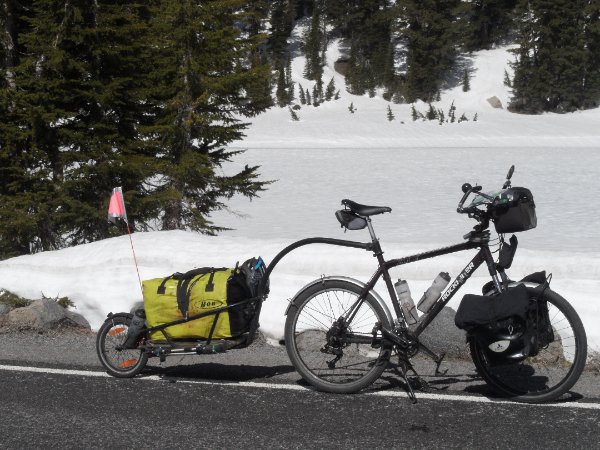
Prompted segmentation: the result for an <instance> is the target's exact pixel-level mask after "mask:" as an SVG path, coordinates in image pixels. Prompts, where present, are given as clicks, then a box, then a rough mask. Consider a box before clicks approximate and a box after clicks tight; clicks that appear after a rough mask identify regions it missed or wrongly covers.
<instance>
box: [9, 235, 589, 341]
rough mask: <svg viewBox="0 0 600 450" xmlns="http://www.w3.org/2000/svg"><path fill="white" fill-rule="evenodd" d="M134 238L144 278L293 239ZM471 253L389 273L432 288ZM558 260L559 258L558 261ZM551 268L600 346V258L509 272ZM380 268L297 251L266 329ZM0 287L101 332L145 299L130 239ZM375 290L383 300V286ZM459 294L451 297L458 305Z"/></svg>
mask: <svg viewBox="0 0 600 450" xmlns="http://www.w3.org/2000/svg"><path fill="white" fill-rule="evenodd" d="M133 240H134V244H135V248H136V253H137V256H138V261H139V265H140V273H141V276H142V279H148V278H154V277H160V276H165V275H169V274H171V273H173V272H176V271H186V270H189V269H192V268H194V267H200V266H206V265H214V266H233V265H235V262H236V261H243V260H245V259H247V258H250V257H252V256H257V255H259V254H260V255H261V256H263V258H264V259H265V260H266V261H267V262H268V261H270V260H271V259H273V257H274V256H275V255H276V254H277V253H278V252H279V251H280V250H281V249H283V248H284V247H285V246H286V245H289V244H290V243H291V242H292V241H277V240H257V239H247V238H235V237H228V238H225V237H207V236H201V235H198V234H195V233H188V232H183V231H163V232H152V233H136V234H134V235H133ZM427 249H430V248H424V247H417V246H401V245H398V244H393V245H388V246H387V247H386V250H387V253H386V254H387V256H388V257H391V255H393V256H398V257H400V256H403V255H407V254H411V253H415V252H418V251H423V250H427ZM472 254H473V252H462V253H457V254H453V255H450V256H445V257H442V258H438V259H433V260H428V261H423V262H419V263H414V264H409V265H406V266H403V267H402V268H396V269H394V270H393V271H392V275H393V276H394V277H398V276H400V275H401V276H402V278H405V279H407V280H408V281H409V284H410V287H411V290H412V292H413V294H414V295H413V296H414V297H418V296H419V294H420V293H421V292H423V291H425V289H427V287H429V285H430V283H431V280H433V278H434V277H435V276H436V275H437V273H439V272H440V271H448V272H450V274H451V275H453V276H456V275H457V274H458V273H459V272H460V270H461V269H462V268H463V267H464V266H465V265H466V264H467V263H468V261H469V260H470V258H471V257H472ZM557 261H558V263H557ZM544 268H545V269H548V270H549V271H551V272H552V273H553V274H554V278H553V281H552V288H553V289H554V290H556V291H557V292H559V293H561V294H562V295H563V296H564V297H566V298H567V299H568V300H569V301H570V302H572V304H573V306H574V307H575V308H576V310H577V311H578V312H579V314H580V316H581V318H582V319H583V321H584V324H585V326H586V330H587V333H588V337H589V341H590V344H591V346H592V347H593V348H596V349H598V348H600V330H599V329H598V327H597V322H598V318H600V303H598V301H597V298H596V292H598V289H599V288H600V281H598V280H599V279H600V255H598V254H589V253H585V254H584V253H581V254H574V253H569V254H564V255H557V254H556V253H555V252H535V253H534V252H531V251H521V252H519V253H518V254H517V258H516V259H515V263H514V267H513V269H511V271H510V273H511V275H512V277H513V278H515V279H518V278H519V277H522V276H524V275H526V274H528V273H530V272H534V271H537V270H540V269H544ZM375 269H376V266H375V260H374V259H373V257H372V256H371V255H370V254H369V253H368V252H365V251H363V250H356V249H347V248H340V247H332V246H327V245H311V246H307V247H303V248H300V249H298V250H296V251H294V252H292V253H291V254H290V255H288V256H287V257H286V258H284V259H283V260H282V262H281V263H280V264H279V265H278V266H277V267H276V269H275V270H274V272H273V274H272V276H271V294H270V295H269V298H268V300H267V302H266V303H265V304H264V307H263V311H262V315H261V328H262V330H263V331H264V332H265V333H266V334H267V335H269V336H270V337H273V338H275V339H280V338H282V337H283V325H284V321H285V317H284V311H285V308H286V306H287V304H288V300H289V299H290V298H291V297H293V295H294V294H295V293H296V292H297V291H298V290H300V289H301V288H302V287H303V286H304V285H305V284H307V283H308V282H309V281H311V280H313V279H315V278H318V277H320V276H321V275H322V274H325V275H347V276H352V277H356V278H358V279H360V280H362V281H367V280H368V279H369V277H370V275H371V274H372V273H373V272H374V270H375ZM488 279H489V276H486V272H485V269H484V268H480V269H479V270H478V271H477V272H476V273H475V276H474V277H473V278H472V279H471V280H469V282H468V283H467V285H466V286H465V287H464V288H463V293H467V292H479V291H480V289H481V286H482V285H483V284H484V283H485V282H487V281H488ZM0 287H2V288H6V289H9V290H11V291H13V292H15V293H17V294H19V295H22V296H26V297H39V296H40V293H41V292H43V293H44V294H46V295H48V296H55V295H61V296H64V295H66V296H69V297H70V298H71V299H72V300H73V301H74V302H75V304H76V306H77V311H78V312H79V313H81V314H83V315H84V316H85V317H86V318H87V319H88V320H89V321H90V323H91V325H92V327H93V328H95V329H97V328H98V327H99V326H100V324H101V323H102V321H103V320H104V318H105V317H106V314H107V313H108V312H111V311H112V312H118V311H128V310H129V308H130V307H131V305H132V304H133V303H134V302H136V301H139V300H140V299H141V293H140V287H139V283H138V280H137V275H136V272H135V268H134V265H133V258H132V256H131V249H130V246H129V242H128V238H127V237H126V236H122V237H118V238H112V239H106V240H104V241H99V242H94V243H91V244H86V245H80V246H78V247H72V248H67V249H63V250H58V251H53V252H45V253H40V254H36V255H27V256H21V257H17V258H12V259H8V260H5V261H1V262H0ZM376 290H377V291H378V292H379V293H380V294H382V296H383V297H384V298H385V297H386V289H385V286H384V285H382V283H380V284H378V286H376ZM460 298H462V295H458V296H457V297H456V298H455V299H453V300H452V302H451V304H450V306H453V307H456V306H457V304H458V301H459V300H460Z"/></svg>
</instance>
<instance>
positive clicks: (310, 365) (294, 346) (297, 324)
mask: <svg viewBox="0 0 600 450" xmlns="http://www.w3.org/2000/svg"><path fill="white" fill-rule="evenodd" d="M513 172H514V166H512V167H511V168H510V170H509V172H508V175H507V177H506V182H505V183H504V185H503V188H502V190H500V191H498V192H495V193H491V194H489V193H488V194H485V193H483V192H481V190H482V188H481V186H471V185H470V184H468V183H465V184H464V185H463V186H462V191H463V196H462V198H461V200H460V202H459V204H458V208H457V212H458V213H461V214H467V215H468V216H469V217H470V218H472V219H475V220H476V221H477V224H476V225H475V226H474V228H473V230H472V231H471V232H469V233H468V234H466V235H465V236H464V239H465V240H466V242H463V243H460V244H456V245H452V246H449V247H444V248H440V249H436V250H432V251H427V252H424V253H419V254H415V255H410V256H405V257H403V258H399V259H391V260H388V261H386V260H385V259H384V257H383V251H382V248H381V245H380V242H379V240H378V238H377V236H376V235H375V231H374V229H373V225H372V221H371V217H372V216H375V215H378V214H383V213H387V212H391V208H389V207H378V206H367V205H361V204H358V203H355V202H353V201H351V200H343V201H342V204H343V205H344V206H345V209H343V210H340V211H338V212H337V213H336V217H337V218H338V220H339V222H340V223H341V225H342V226H343V227H344V228H346V229H349V230H359V229H364V228H367V229H368V231H369V234H370V237H371V241H370V242H368V243H362V242H356V241H346V240H338V239H328V238H310V239H305V240H302V241H298V242H296V243H294V244H292V245H290V246H289V247H287V248H286V249H284V250H283V251H282V252H280V253H279V254H278V255H277V256H276V258H275V259H274V260H273V263H272V264H271V266H269V269H267V276H268V274H270V272H271V270H272V268H273V266H274V265H275V264H276V263H277V262H278V261H279V260H280V259H281V258H282V257H283V256H285V255H286V254H287V253H289V252H290V251H292V250H293V249H295V248H298V247H300V246H303V245H307V244H313V243H322V244H331V245H339V246H345V247H354V248H360V249H364V250H367V251H370V252H372V253H373V255H374V256H375V257H376V258H377V261H378V268H377V270H376V272H375V273H374V274H373V275H372V277H371V279H370V280H369V281H368V282H367V283H362V282H360V281H358V280H355V279H351V278H348V277H344V276H327V277H322V278H320V279H317V280H315V281H313V282H311V283H309V284H308V285H307V286H305V287H304V288H303V289H301V290H300V291H299V292H298V293H297V294H296V295H295V296H294V297H293V298H292V300H291V301H290V304H289V306H288V308H287V310H286V316H287V318H286V322H285V344H286V349H287V352H288V355H289V357H290V360H291V361H292V363H293V365H294V366H295V368H296V370H297V371H298V372H299V373H300V375H301V376H302V377H303V378H304V380H306V381H307V382H308V383H310V384H311V385H312V386H314V387H315V388H316V389H317V390H320V391H326V392H332V393H353V392H357V391H360V390H361V389H364V388H366V387H367V386H369V385H371V384H372V383H373V382H374V381H375V380H377V379H378V378H379V377H380V376H381V375H382V373H383V372H384V370H385V369H386V367H387V366H388V363H389V361H390V359H391V357H392V356H393V355H396V356H397V357H398V362H399V364H398V368H399V371H400V374H401V376H402V378H403V380H404V382H405V385H406V388H407V390H408V394H409V396H410V398H411V399H412V400H413V402H416V396H415V394H414V390H413V388H412V386H411V383H410V381H409V379H408V373H409V372H410V371H412V372H414V373H415V375H416V371H414V368H413V367H412V364H411V362H410V360H411V358H413V357H414V356H416V355H417V353H423V354H425V355H426V356H428V357H430V358H431V359H433V361H434V362H435V363H436V373H439V372H438V370H439V367H440V364H441V362H442V360H443V358H444V354H441V355H437V354H436V353H434V352H433V351H432V350H430V349H428V348H427V347H426V346H425V345H424V344H423V343H421V342H420V341H419V335H421V333H422V332H423V331H424V330H425V329H426V328H427V327H428V326H429V325H430V324H431V322H432V321H433V320H434V318H435V317H436V316H437V315H438V314H439V313H440V311H441V310H442V309H443V308H444V307H445V306H446V305H447V304H448V302H449V301H450V300H451V299H452V297H453V296H454V295H455V294H456V292H457V291H458V290H459V289H460V288H461V287H462V286H463V285H464V283H465V282H466V281H467V280H468V279H469V278H470V277H471V275H473V273H474V272H475V271H476V270H477V268H478V267H480V266H481V265H482V264H483V263H485V265H486V266H487V269H488V271H489V274H490V276H491V281H490V282H489V283H487V284H486V285H485V286H484V288H483V294H484V296H482V299H479V298H477V300H484V301H486V297H489V298H490V299H492V300H493V299H495V298H499V297H498V296H500V295H502V294H503V293H512V292H516V291H512V289H516V287H517V286H519V285H520V286H524V287H525V288H526V301H527V311H526V313H525V314H526V316H525V317H524V320H520V319H518V318H517V317H510V318H505V319H504V320H501V321H500V320H498V321H490V323H489V324H480V325H479V326H474V327H473V328H471V329H469V330H468V332H467V342H468V344H469V350H470V354H471V357H472V360H473V363H474V364H475V367H476V369H477V371H478V373H479V374H480V376H481V377H482V378H483V380H484V381H485V382H486V383H487V384H488V385H490V386H491V387H492V388H493V389H494V390H496V391H497V392H498V393H499V394H501V395H502V396H505V397H509V398H511V399H513V400H516V401H520V402H531V403H537V402H546V401H551V400H555V399H557V398H558V397H560V396H561V395H563V394H564V393H566V392H567V391H568V390H569V389H570V388H571V387H572V386H573V385H574V384H575V382H576V381H577V380H578V378H579V376H580V375H581V373H582V371H583V368H584V366H585V362H586V355H587V344H586V335H585V330H584V328H583V325H582V323H581V320H580V318H579V316H578V315H577V313H576V312H575V310H574V309H573V307H572V306H571V305H570V304H569V303H568V302H567V301H566V300H565V299H564V298H563V297H561V296H560V295H558V294H557V293H555V292H554V291H552V290H550V288H549V283H550V280H551V276H549V277H546V276H545V273H537V274H532V275H529V276H528V277H525V278H524V279H523V280H521V281H519V282H514V281H512V280H510V279H509V277H508V275H507V273H506V269H508V268H510V266H511V264H512V261H513V258H514V256H515V252H516V248H517V244H518V241H517V238H516V236H514V234H513V236H512V237H511V238H510V239H509V241H508V242H506V241H505V240H504V233H501V234H499V239H500V249H499V258H498V261H495V260H494V257H493V254H492V252H491V250H490V245H489V244H490V230H489V226H490V223H491V222H493V223H494V224H495V226H496V228H497V230H498V229H499V230H500V231H505V230H513V231H525V230H527V229H531V228H534V227H535V226H536V223H537V218H536V216H535V209H534V208H535V205H534V204H533V198H532V196H531V195H530V193H529V197H531V198H530V202H529V203H527V202H526V201H525V200H527V198H525V200H523V201H522V202H518V204H514V202H511V200H510V199H509V198H508V197H510V196H511V195H516V194H517V193H518V192H523V191H527V192H529V191H528V190H526V189H524V188H511V177H512V174H513ZM519 189H521V191H518V190H519ZM471 194H474V198H473V200H472V201H471V203H470V205H469V206H465V202H466V200H467V198H468V197H469V196H470V195H471ZM473 249H477V250H478V252H477V254H476V255H475V257H473V259H472V260H471V261H470V262H469V263H468V264H467V265H466V266H465V268H464V269H463V270H462V272H461V273H460V274H459V275H458V276H457V277H456V278H455V280H454V281H453V282H452V283H450V284H449V286H448V287H447V288H446V290H445V291H444V292H443V293H441V295H439V298H437V300H436V299H434V300H435V302H434V303H433V305H432V306H431V307H430V308H429V309H427V310H426V312H425V313H424V314H423V315H422V316H421V317H420V318H419V320H418V322H417V323H416V324H412V325H411V324H410V323H409V322H410V321H414V320H412V319H410V317H408V313H407V310H406V309H405V308H403V307H402V305H401V303H400V302H399V299H398V296H397V293H396V290H395V289H394V285H393V284H392V279H391V276H390V273H389V270H390V269H391V268H393V267H396V266H401V265H404V264H408V263H413V262H416V261H421V260H424V259H429V258H434V257H437V256H442V255H447V254H450V253H455V252H459V251H465V250H473ZM380 277H383V280H384V282H385V285H386V287H387V291H388V294H389V297H390V301H391V305H392V306H393V312H394V314H395V315H392V313H391V312H390V311H389V308H388V307H387V305H386V303H385V302H384V301H383V300H382V298H381V297H380V296H379V295H378V294H377V293H376V292H375V291H374V290H373V288H374V286H375V284H376V283H377V281H378V280H379V279H380ZM507 295H508V294H507ZM510 295H513V294H510ZM515 295H516V294H515ZM484 303H485V302H484ZM409 307H410V305H409ZM459 309H460V308H459Z"/></svg>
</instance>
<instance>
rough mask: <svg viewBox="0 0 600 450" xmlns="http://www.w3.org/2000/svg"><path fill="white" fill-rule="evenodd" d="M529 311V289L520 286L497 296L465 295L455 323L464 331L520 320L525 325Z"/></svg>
mask: <svg viewBox="0 0 600 450" xmlns="http://www.w3.org/2000/svg"><path fill="white" fill-rule="evenodd" d="M528 311H529V295H528V294H527V288H526V287H525V286H524V285H522V284H519V285H517V286H515V287H514V288H510V289H508V290H507V291H505V292H502V293H501V294H497V295H493V296H490V295H471V294H468V295H465V296H464V297H463V298H462V300H461V302H460V305H459V307H458V310H457V311H456V316H455V317H454V323H455V324H456V326H457V327H458V328H460V329H462V330H471V329H473V328H476V327H479V326H482V325H492V324H495V323H497V322H500V321H503V320H506V319H510V318H518V319H520V320H521V321H522V322H523V323H525V321H526V319H527V313H528Z"/></svg>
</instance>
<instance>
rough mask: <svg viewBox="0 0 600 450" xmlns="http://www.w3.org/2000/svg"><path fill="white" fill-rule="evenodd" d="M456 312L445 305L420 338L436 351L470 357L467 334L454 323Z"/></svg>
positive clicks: (451, 355) (450, 355)
mask: <svg viewBox="0 0 600 450" xmlns="http://www.w3.org/2000/svg"><path fill="white" fill-rule="evenodd" d="M455 315H456V312H455V311H454V310H453V309H452V308H449V307H445V308H444V309H442V310H441V311H440V313H439V314H438V315H437V316H436V318H435V319H433V322H431V324H430V325H429V326H428V327H427V328H426V329H425V331H424V332H423V334H421V336H419V340H420V341H421V342H422V343H423V344H424V345H425V346H426V347H428V348H429V349H431V350H433V351H434V352H436V353H438V354H439V353H441V352H445V353H446V356H447V357H449V358H459V359H469V358H470V356H469V355H470V354H469V348H468V345H467V343H466V334H465V332H464V331H463V330H460V329H458V328H457V327H456V325H455V324H454V316H455Z"/></svg>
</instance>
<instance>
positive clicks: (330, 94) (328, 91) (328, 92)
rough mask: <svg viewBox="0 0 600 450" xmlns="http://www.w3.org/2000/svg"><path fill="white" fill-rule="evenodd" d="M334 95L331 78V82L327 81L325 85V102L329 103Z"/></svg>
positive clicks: (333, 82)
mask: <svg viewBox="0 0 600 450" xmlns="http://www.w3.org/2000/svg"><path fill="white" fill-rule="evenodd" d="M334 95H335V81H334V80H333V77H331V80H329V83H327V88H326V89H325V101H327V102H328V101H330V100H331V99H332V98H333V96H334Z"/></svg>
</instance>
